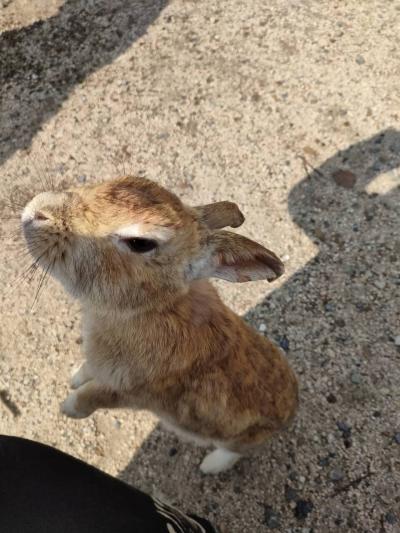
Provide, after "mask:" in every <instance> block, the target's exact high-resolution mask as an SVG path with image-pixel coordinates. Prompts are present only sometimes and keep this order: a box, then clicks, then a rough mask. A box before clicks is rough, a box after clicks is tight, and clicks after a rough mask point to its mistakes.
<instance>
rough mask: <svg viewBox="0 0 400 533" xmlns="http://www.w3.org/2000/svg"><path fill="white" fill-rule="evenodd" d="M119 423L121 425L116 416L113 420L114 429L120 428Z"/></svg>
mask: <svg viewBox="0 0 400 533" xmlns="http://www.w3.org/2000/svg"><path fill="white" fill-rule="evenodd" d="M121 425H122V424H121V421H120V420H118V418H116V419H115V420H114V427H115V429H120V428H121Z"/></svg>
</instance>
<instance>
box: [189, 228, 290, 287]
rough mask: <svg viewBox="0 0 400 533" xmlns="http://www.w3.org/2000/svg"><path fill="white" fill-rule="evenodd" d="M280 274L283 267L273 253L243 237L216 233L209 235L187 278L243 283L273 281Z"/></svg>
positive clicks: (230, 233) (224, 232) (229, 233)
mask: <svg viewBox="0 0 400 533" xmlns="http://www.w3.org/2000/svg"><path fill="white" fill-rule="evenodd" d="M283 272H284V265H283V263H282V261H281V260H280V259H279V257H277V256H276V255H275V254H274V252H271V251H270V250H267V248H264V246H261V244H258V243H257V242H255V241H252V240H251V239H248V238H247V237H243V236H242V235H237V234H236V233H232V232H230V231H216V232H215V233H213V234H212V235H210V236H209V238H208V240H207V243H206V245H205V246H204V248H203V251H202V254H201V255H200V256H199V257H198V258H196V259H195V260H194V261H192V263H191V264H190V267H189V271H188V277H189V278H191V279H201V278H209V277H213V278H221V279H225V280H226V281H232V282H238V283H241V282H244V281H256V280H261V279H267V280H268V281H273V280H275V279H276V278H278V277H279V276H281V275H282V274H283Z"/></svg>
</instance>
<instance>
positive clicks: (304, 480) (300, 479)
mask: <svg viewBox="0 0 400 533" xmlns="http://www.w3.org/2000/svg"><path fill="white" fill-rule="evenodd" d="M305 482H306V478H305V477H304V476H299V483H300V484H301V485H304V483H305Z"/></svg>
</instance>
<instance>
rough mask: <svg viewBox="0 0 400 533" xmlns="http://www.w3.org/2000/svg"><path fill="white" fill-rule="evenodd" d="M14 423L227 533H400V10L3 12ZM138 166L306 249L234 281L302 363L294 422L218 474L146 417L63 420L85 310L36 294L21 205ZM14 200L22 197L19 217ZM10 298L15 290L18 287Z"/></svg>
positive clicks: (186, 194) (52, 291)
mask: <svg viewBox="0 0 400 533" xmlns="http://www.w3.org/2000/svg"><path fill="white" fill-rule="evenodd" d="M2 4H3V7H2V10H1V19H0V24H1V26H2V30H4V32H3V33H2V34H1V36H0V61H1V64H0V76H1V77H2V79H1V81H0V87H1V97H2V98H1V106H2V107H1V112H0V137H1V144H0V159H1V163H2V167H1V192H0V209H1V212H2V214H1V217H2V224H1V239H2V246H1V247H0V254H1V279H0V284H1V302H0V305H1V335H0V390H1V391H3V392H2V393H1V394H0V400H1V401H0V431H1V432H4V433H9V434H16V435H23V436H26V437H30V438H33V439H36V440H40V441H42V442H46V443H50V444H53V445H55V446H57V447H58V448H60V449H62V450H65V451H67V452H69V453H71V454H73V455H75V456H78V457H81V458H82V459H84V460H86V461H88V462H90V463H92V464H94V465H97V466H99V467H100V468H102V469H104V470H106V471H107V472H110V473H111V474H113V475H117V476H120V477H121V478H123V479H125V480H127V481H129V482H131V483H134V484H135V485H136V486H138V487H140V488H142V489H145V490H147V491H149V492H153V493H155V494H157V495H159V496H160V495H161V496H163V497H164V498H166V499H167V500H168V501H169V502H171V503H175V504H177V505H179V506H180V507H182V508H183V509H190V510H192V511H195V512H198V513H199V514H203V515H205V516H207V517H209V518H210V519H211V520H213V521H214V522H215V523H217V524H218V525H219V526H220V527H221V529H222V531H224V532H225V533H227V532H229V533H231V532H233V533H236V532H245V533H258V532H264V531H268V530H270V529H275V530H276V531H284V532H292V533H295V532H299V533H310V532H311V531H312V532H314V533H327V532H342V531H343V532H347V531H357V532H358V531H359V532H371V533H376V532H386V531H387V532H398V531H400V515H399V509H400V444H399V442H400V416H399V412H400V389H399V379H400V366H399V363H400V355H399V346H398V345H399V344H400V337H399V335H400V323H399V322H400V321H399V277H398V276H399V270H400V269H399V254H400V231H399V230H400V223H399V196H400V194H399V183H400V178H399V176H400V173H399V167H400V107H399V106H400V91H399V75H400V48H399V46H398V30H399V27H400V6H399V4H398V2H388V1H386V0H365V1H359V0H357V1H356V0H335V1H332V0H321V1H319V2H317V1H312V0H269V1H268V2H266V1H265V0H252V1H251V2H245V1H244V0H229V1H227V2H223V3H218V2H206V1H200V0H197V1H190V0H172V1H171V2H167V1H164V0H142V1H134V0H129V1H128V0H116V1H114V2H107V1H106V0H90V1H86V0H85V1H83V0H66V1H64V2H62V1H61V0H58V1H52V0H41V2H36V3H35V2H30V1H28V0H18V1H17V0H3V2H2ZM127 171H132V172H135V173H137V174H142V175H146V176H148V177H150V178H153V179H155V180H159V181H160V182H161V183H163V184H165V185H167V186H169V187H170V188H172V189H173V190H174V191H175V192H176V193H178V194H179V195H181V196H182V197H183V198H184V200H185V201H187V202H192V203H203V202H209V201H212V200H217V199H218V200H235V201H237V202H238V203H239V205H240V206H241V208H242V210H243V211H244V213H245V214H246V216H247V220H246V223H245V224H244V226H243V228H241V232H243V233H245V234H247V235H249V236H252V237H254V238H256V239H258V240H260V241H261V242H263V243H266V244H267V245H268V246H269V247H270V248H272V249H273V250H274V251H276V252H277V253H279V254H280V255H281V256H282V257H284V258H285V260H286V263H287V274H286V275H285V276H284V277H283V278H282V279H281V280H279V282H278V283H275V284H274V285H271V286H269V285H268V284H266V283H263V282H261V283H253V284H246V285H229V284H227V283H220V284H219V287H220V290H221V292H222V293H223V296H224V298H225V299H226V300H227V301H228V302H229V303H230V304H231V305H232V306H233V307H234V308H235V309H236V310H237V311H238V312H240V313H243V314H245V315H246V316H247V318H248V319H249V320H250V321H251V322H252V323H253V324H254V326H255V327H259V328H261V330H265V332H266V334H269V335H270V336H271V337H272V338H274V339H275V340H276V341H277V342H280V343H281V345H282V346H283V348H284V349H286V350H287V352H288V357H289V359H290V360H291V363H292V364H293V366H294V368H295V369H296V370H297V372H298V373H299V377H300V379H301V383H302V388H301V399H302V402H301V412H300V414H299V416H298V419H297V421H296V424H295V425H294V426H293V428H292V429H291V430H290V431H289V432H288V433H286V434H285V435H282V436H281V437H280V438H278V439H275V440H274V441H272V442H271V445H270V450H269V452H268V453H267V454H265V455H264V456H262V457H260V458H253V459H246V460H244V461H243V462H242V463H240V464H239V465H238V466H237V467H236V468H235V469H234V470H233V471H232V472H229V473H226V474H223V475H220V476H219V477H216V478H215V477H205V476H203V475H202V474H201V473H200V472H199V469H198V464H199V462H200V460H201V457H202V455H203V453H204V452H203V451H202V450H199V449H197V448H196V447H195V446H194V445H191V444H187V443H182V442H180V441H178V440H177V439H176V438H175V437H174V436H173V435H171V434H169V433H167V432H166V431H164V430H163V429H161V428H160V427H159V426H158V424H157V420H156V419H155V418H154V417H153V416H151V415H149V414H148V413H144V412H138V413H134V412H127V411H115V412H101V413H97V414H96V415H95V416H93V417H92V418H90V419H87V420H84V421H73V420H68V419H66V418H64V417H62V416H60V415H59V413H58V404H59V402H60V401H61V400H62V399H63V398H64V396H65V395H66V392H67V380H68V376H69V374H70V372H71V369H72V367H73V366H74V365H75V364H76V362H77V361H78V360H79V357H80V355H79V343H80V329H79V328H80V327H79V309H78V306H77V304H76V303H74V302H71V301H70V300H69V299H68V298H67V296H66V295H65V294H64V293H63V292H62V290H61V288H60V287H59V286H58V285H56V284H55V283H54V282H53V281H50V283H49V284H48V286H47V287H46V290H45V291H44V293H43V294H42V296H41V298H40V300H39V302H38V304H37V305H36V308H35V310H34V311H33V312H31V310H30V308H31V305H32V301H33V299H34V294H35V287H36V285H35V284H37V280H34V281H33V282H32V283H31V284H30V285H29V284H27V283H18V282H15V281H14V280H15V278H16V277H17V275H18V273H20V272H21V271H23V269H24V265H26V264H27V258H26V257H24V256H23V254H22V253H21V251H20V247H21V244H20V238H19V234H18V229H17V228H18V223H17V221H16V220H15V219H14V218H13V216H14V214H13V213H14V212H16V211H18V209H19V205H20V204H22V203H23V201H25V200H26V199H28V198H29V197H30V196H31V195H32V194H33V193H34V192H35V191H39V190H41V189H42V188H43V187H44V186H45V185H46V183H45V182H46V181H48V180H49V179H50V178H51V179H53V180H54V181H55V182H56V183H57V185H61V186H64V185H68V184H70V183H75V184H76V183H79V182H83V181H92V180H99V179H103V178H107V177H111V176H114V175H115V174H117V173H123V172H127ZM10 204H13V205H10ZM10 286H11V287H12V288H11V290H10Z"/></svg>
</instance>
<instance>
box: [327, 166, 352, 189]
mask: <svg viewBox="0 0 400 533" xmlns="http://www.w3.org/2000/svg"><path fill="white" fill-rule="evenodd" d="M332 177H333V179H334V181H335V183H336V184H337V185H339V186H340V187H344V188H345V189H352V188H353V187H354V185H355V183H356V181H357V176H356V175H355V174H353V172H350V170H343V169H340V170H336V171H335V172H334V173H333V174H332Z"/></svg>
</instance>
